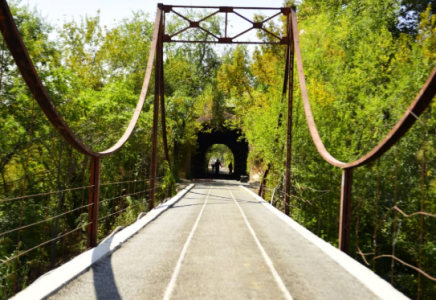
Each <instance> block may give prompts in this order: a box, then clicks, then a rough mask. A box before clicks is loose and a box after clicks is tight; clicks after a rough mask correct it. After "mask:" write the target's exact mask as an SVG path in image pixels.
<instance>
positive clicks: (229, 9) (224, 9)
mask: <svg viewBox="0 0 436 300" xmlns="http://www.w3.org/2000/svg"><path fill="white" fill-rule="evenodd" d="M219 11H220V12H225V13H232V12H233V7H229V6H221V7H220V10H219Z"/></svg>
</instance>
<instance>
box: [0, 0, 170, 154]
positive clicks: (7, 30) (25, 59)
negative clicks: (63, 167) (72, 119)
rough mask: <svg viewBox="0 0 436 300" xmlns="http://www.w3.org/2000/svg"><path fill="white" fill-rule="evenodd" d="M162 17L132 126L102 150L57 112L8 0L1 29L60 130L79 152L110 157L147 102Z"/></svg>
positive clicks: (1, 7) (1, 2)
mask: <svg viewBox="0 0 436 300" xmlns="http://www.w3.org/2000/svg"><path fill="white" fill-rule="evenodd" d="M161 20H162V12H161V10H160V9H158V11H157V14H156V21H155V24H154V31H153V40H152V43H151V48H150V54H149V58H148V64H147V70H146V72H145V78H144V83H143V86H142V90H141V94H140V96H139V100H138V103H137V105H136V109H135V111H134V113H133V116H132V118H131V120H130V122H129V125H128V126H127V128H126V130H125V131H124V134H123V136H122V137H121V138H120V139H119V140H118V141H117V142H116V143H115V144H114V145H113V146H112V147H110V148H109V149H107V150H105V151H102V152H95V151H92V150H91V149H90V148H89V147H88V146H86V145H85V144H84V143H83V142H82V141H81V140H80V139H79V138H78V137H77V136H76V135H75V134H74V132H73V131H72V130H71V128H70V127H69V126H68V124H67V123H66V122H65V120H64V119H63V118H62V116H61V115H60V114H59V112H58V111H57V109H56V107H55V106H54V104H53V102H52V101H51V99H50V96H49V95H48V93H47V91H46V89H45V87H44V86H43V84H42V81H41V79H40V78H39V75H38V73H37V72H36V69H35V66H34V65H33V62H32V60H31V58H30V56H29V53H28V52H27V48H26V46H25V45H24V43H23V40H22V38H21V35H20V33H19V31H18V29H17V26H16V24H15V22H14V19H13V16H12V14H11V11H10V9H9V6H8V4H7V2H6V0H0V31H1V33H2V34H3V38H4V40H5V42H6V44H7V46H8V48H9V50H10V52H11V54H12V57H13V58H14V60H15V63H16V64H17V67H18V69H19V70H20V73H21V75H22V76H23V79H24V81H25V82H26V84H27V86H28V87H29V89H30V91H31V92H32V94H33V96H34V97H35V99H36V101H37V102H38V104H39V106H40V107H41V109H42V111H43V112H44V114H45V115H46V116H47V118H48V119H49V121H50V122H51V123H52V124H53V126H54V127H55V128H56V130H57V131H58V132H59V133H60V134H61V136H62V137H63V138H64V139H65V140H66V141H67V142H68V143H69V144H70V145H71V146H72V147H73V148H74V149H76V150H77V151H79V152H81V153H83V154H86V155H89V156H93V157H104V156H108V155H111V154H113V153H115V152H117V151H118V150H120V149H121V147H122V146H123V145H124V144H125V143H126V142H127V140H128V139H129V137H130V136H131V134H132V132H133V129H134V128H135V126H136V123H137V122H138V119H139V115H140V114H141V110H142V107H143V105H144V100H145V96H146V95H147V90H148V85H149V83H150V78H151V73H152V69H153V61H154V56H155V53H156V45H157V39H158V34H159V30H160V23H161Z"/></svg>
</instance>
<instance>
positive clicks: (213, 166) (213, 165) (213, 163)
mask: <svg viewBox="0 0 436 300" xmlns="http://www.w3.org/2000/svg"><path fill="white" fill-rule="evenodd" d="M211 166H212V174H213V171H215V162H212V164H211Z"/></svg>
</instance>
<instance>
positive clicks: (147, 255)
mask: <svg viewBox="0 0 436 300" xmlns="http://www.w3.org/2000/svg"><path fill="white" fill-rule="evenodd" d="M268 205H269V204H266V203H262V201H259V199H256V198H255V197H254V196H253V195H252V194H250V193H248V192H247V191H246V190H244V189H243V188H241V187H239V186H238V185H236V182H233V183H232V182H231V181H221V182H204V183H200V184H196V186H195V188H194V189H192V190H191V191H190V192H188V193H187V194H186V195H185V196H184V197H183V198H182V199H181V200H180V201H179V202H177V203H176V204H175V205H174V206H173V207H172V208H169V209H168V210H167V211H166V212H164V213H163V214H162V215H161V216H159V217H158V218H157V219H156V220H154V221H153V222H151V223H150V224H148V225H147V226H146V227H145V228H144V229H142V230H140V231H139V232H138V233H137V234H136V235H135V236H134V237H133V238H131V239H130V240H128V241H127V242H126V243H124V244H123V245H122V247H121V248H120V249H119V250H117V251H115V252H114V253H113V254H112V255H110V256H108V257H106V258H103V259H101V260H100V261H99V262H97V263H96V264H95V265H93V266H92V267H91V268H90V269H89V270H88V271H86V272H85V273H83V274H82V275H80V276H79V277H77V278H76V279H74V280H73V281H72V282H70V283H69V284H67V285H66V286H64V287H63V288H62V289H61V290H59V291H58V292H57V293H56V294H54V295H52V296H51V297H50V299H56V300H57V299H59V300H60V299H62V300H67V299H220V300H222V299H301V300H303V299H308V300H309V299H310V300H314V299H405V297H404V296H403V295H402V294H401V293H399V292H397V291H396V290H395V289H394V288H392V287H391V286H390V285H389V284H388V283H386V282H385V281H383V280H382V279H380V278H379V277H378V276H377V275H375V274H372V272H371V271H370V270H367V269H366V268H365V267H363V266H360V264H359V263H357V262H355V261H354V260H353V259H351V258H349V257H348V256H346V255H345V254H343V253H342V252H340V251H339V250H337V249H333V247H330V246H329V245H327V244H326V243H325V242H323V241H322V240H320V239H319V240H320V242H319V243H321V244H319V243H318V242H317V240H314V241H315V243H314V242H311V241H310V239H318V238H317V237H315V236H313V235H312V237H310V235H311V233H309V232H306V233H305V232H304V229H302V230H300V229H298V230H296V229H295V227H294V228H293V227H292V226H290V225H289V224H287V223H286V222H285V221H286V220H285V219H283V218H282V217H280V216H279V214H280V212H277V211H274V210H275V209H274V208H272V207H271V208H268V207H267V206H268ZM283 216H284V215H283ZM284 217H285V218H288V217H286V216H284ZM288 219H289V218H288ZM284 220H285V221H284ZM289 220H290V219H289ZM297 226H299V225H297ZM308 236H309V239H308ZM317 243H318V244H319V245H321V248H320V246H319V245H317ZM322 243H325V244H326V245H327V246H326V247H327V248H326V249H327V250H325V249H324V250H323V249H322V248H323V247H324V245H323V244H322ZM329 247H330V248H331V249H330V248H329ZM332 249H333V250H332ZM332 251H333V252H332ZM329 253H333V254H332V255H331V254H329ZM347 259H348V260H347ZM341 260H343V261H341ZM353 264H355V265H353ZM344 266H346V268H344ZM347 269H348V270H347ZM353 270H354V271H353ZM362 270H363V271H362ZM350 272H351V273H350ZM355 272H358V273H359V272H363V273H364V274H363V275H362V274H357V275H356V274H353V273H355ZM365 272H367V273H365ZM371 274H372V275H371ZM362 278H363V279H362Z"/></svg>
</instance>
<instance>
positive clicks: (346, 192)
mask: <svg viewBox="0 0 436 300" xmlns="http://www.w3.org/2000/svg"><path fill="white" fill-rule="evenodd" d="M291 20H292V35H293V40H294V49H295V55H296V57H297V69H298V76H299V81H300V90H301V96H302V99H303V105H304V111H305V114H306V121H307V124H308V127H309V131H310V134H311V136H312V140H313V143H314V144H315V146H316V149H317V150H318V152H319V154H320V155H321V156H322V157H323V159H324V160H325V161H326V162H328V163H329V164H331V165H333V166H336V167H339V168H341V169H342V170H343V174H342V188H341V209H340V220H339V224H340V226H339V248H340V249H341V250H342V251H344V252H346V253H348V250H349V244H350V224H351V214H352V210H351V199H352V193H351V191H352V172H353V169H354V168H357V167H360V166H364V165H366V164H368V163H370V162H373V161H374V160H376V159H377V158H379V157H380V156H382V155H383V154H384V153H386V151H388V150H389V149H390V148H391V147H392V146H393V145H395V143H397V142H398V141H399V140H400V139H401V138H402V137H403V136H404V135H405V134H406V133H407V132H408V130H409V129H410V128H411V127H412V126H413V124H415V122H416V121H417V120H418V119H419V116H420V115H421V114H422V113H423V112H424V110H425V109H426V108H427V107H428V106H429V105H430V103H431V101H432V99H433V97H434V96H435V95H436V67H435V68H434V69H433V71H432V73H431V74H430V76H429V77H428V79H427V81H426V83H425V84H424V86H423V87H422V88H421V91H420V92H419V93H418V95H417V96H416V98H415V100H414V101H413V102H412V104H411V105H410V106H409V108H408V109H407V110H406V111H405V113H404V114H403V116H402V117H401V119H400V120H399V121H398V122H397V124H396V125H395V126H394V128H393V129H392V130H391V131H390V132H389V133H388V134H387V135H386V136H385V137H384V139H383V140H382V141H380V142H379V144H378V145H377V146H376V147H374V148H373V149H372V150H371V151H369V152H368V153H367V154H366V155H364V156H362V157H360V158H359V159H357V160H355V161H353V162H349V163H344V162H341V161H339V160H338V159H336V158H335V157H333V156H332V155H331V154H330V153H329V152H328V151H327V149H326V148H325V146H324V143H323V142H322V140H321V138H320V136H319V133H318V129H317V127H316V124H315V121H314V119H313V114H312V110H311V107H310V101H309V96H308V93H307V87H306V80H305V76H304V70H303V60H302V57H301V51H300V42H299V34H298V26H297V15H296V10H295V9H294V8H292V10H291Z"/></svg>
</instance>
